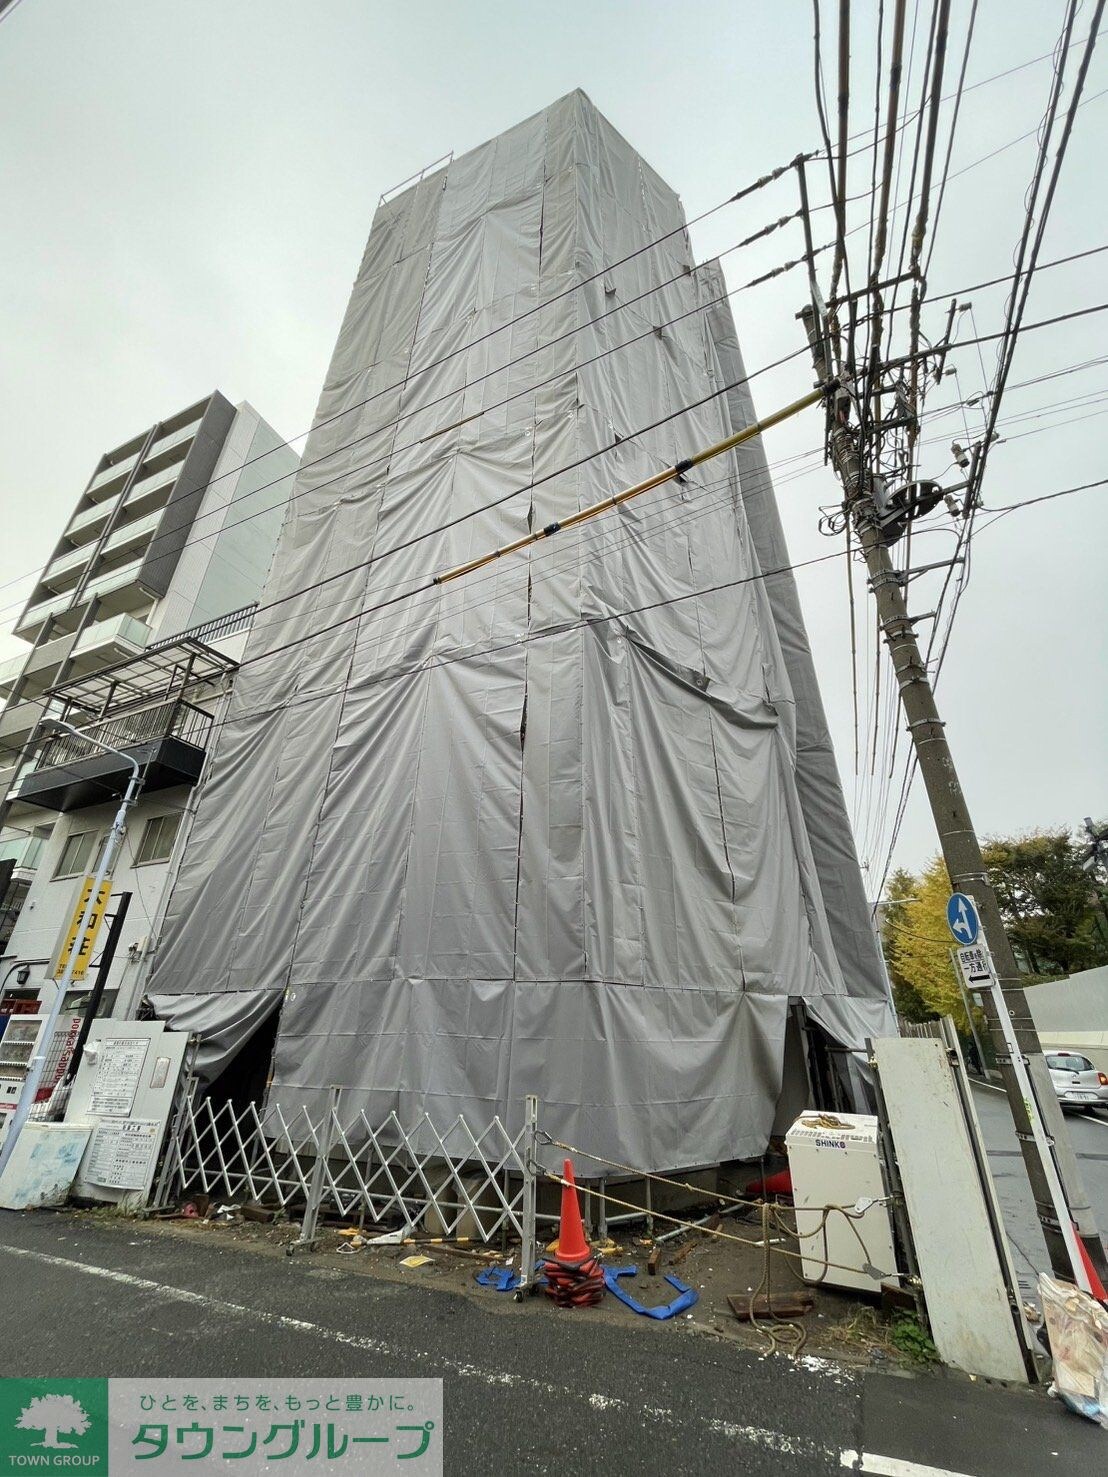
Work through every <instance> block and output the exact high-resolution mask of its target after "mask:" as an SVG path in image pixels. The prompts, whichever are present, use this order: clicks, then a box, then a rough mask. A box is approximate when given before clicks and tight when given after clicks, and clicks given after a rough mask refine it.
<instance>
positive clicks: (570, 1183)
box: [543, 1159, 604, 1308]
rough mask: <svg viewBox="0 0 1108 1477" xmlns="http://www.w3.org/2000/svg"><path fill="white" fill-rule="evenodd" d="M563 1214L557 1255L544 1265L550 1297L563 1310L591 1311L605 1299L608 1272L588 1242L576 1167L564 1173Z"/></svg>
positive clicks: (566, 1168) (568, 1164)
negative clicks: (581, 1309)
mask: <svg viewBox="0 0 1108 1477" xmlns="http://www.w3.org/2000/svg"><path fill="white" fill-rule="evenodd" d="M562 1180H563V1184H562V1213H561V1220H560V1224H559V1227H558V1241H557V1245H556V1250H555V1252H554V1254H553V1255H552V1256H551V1257H550V1258H549V1260H548V1261H547V1262H546V1263H545V1264H544V1266H543V1271H544V1273H545V1274H546V1295H547V1297H549V1298H553V1300H554V1302H555V1303H557V1305H558V1307H559V1308H587V1307H591V1306H592V1304H593V1303H598V1302H599V1301H600V1299H601V1298H602V1297H603V1296H604V1273H603V1272H602V1271H601V1269H600V1264H599V1262H598V1261H597V1260H596V1258H595V1257H594V1256H593V1254H592V1250H591V1248H590V1246H589V1243H588V1242H587V1241H586V1240H585V1227H584V1223H583V1222H582V1220H581V1206H580V1204H579V1203H578V1200H577V1184H576V1182H575V1180H574V1178H573V1164H572V1162H571V1161H570V1160H569V1159H567V1160H566V1161H565V1165H564V1167H563V1170H562Z"/></svg>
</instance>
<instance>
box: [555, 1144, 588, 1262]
mask: <svg viewBox="0 0 1108 1477" xmlns="http://www.w3.org/2000/svg"><path fill="white" fill-rule="evenodd" d="M562 1179H563V1180H564V1181H565V1183H564V1184H563V1185H562V1214H561V1220H560V1223H559V1226H558V1240H557V1244H556V1246H555V1255H556V1256H557V1258H558V1260H559V1261H560V1262H583V1261H585V1260H586V1259H587V1257H588V1256H589V1243H588V1242H587V1241H586V1240H585V1223H584V1221H582V1219H581V1204H580V1201H579V1200H578V1198H577V1181H576V1180H575V1179H574V1177H573V1160H572V1159H567V1160H566V1161H565V1164H564V1165H563V1167H562Z"/></svg>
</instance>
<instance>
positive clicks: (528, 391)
mask: <svg viewBox="0 0 1108 1477" xmlns="http://www.w3.org/2000/svg"><path fill="white" fill-rule="evenodd" d="M725 203H729V202H725ZM799 214H800V212H799V211H794V212H793V214H792V215H790V216H784V217H781V218H780V219H778V220H775V221H771V222H769V223H767V224H766V225H765V226H763V227H761V228H760V229H759V230H757V231H755V232H753V233H752V234H751V235H749V236H747V237H745V238H744V239H743V240H741V241H738V242H736V243H735V244H734V245H732V246H729V247H726V248H725V249H724V250H723V251H721V252H719V253H717V255H716V257H714V258H712V260H716V261H718V260H722V258H723V257H726V256H730V255H732V254H733V253H734V252H736V251H740V250H743V249H745V248H746V247H748V246H750V245H753V244H754V243H755V242H757V241H760V240H762V239H763V238H765V237H766V236H769V235H770V234H772V233H773V232H775V231H777V230H779V229H781V228H782V227H783V226H785V225H788V224H789V223H790V222H791V221H792V220H795V219H796V218H797V217H798V216H799ZM827 249H828V248H827V247H817V248H816V251H817V253H819V252H822V251H825V250H827ZM701 265H704V264H703V263H702V264H701ZM797 265H798V263H797V262H796V261H786V262H784V263H781V264H780V265H779V266H777V267H775V268H773V269H772V270H771V271H769V272H766V273H763V274H762V275H760V276H758V277H755V278H753V279H752V280H751V281H749V282H745V283H743V284H742V285H741V286H739V287H737V288H732V289H730V290H729V291H728V292H726V293H724V294H722V295H721V296H719V297H717V298H713V299H711V300H710V301H709V302H706V303H698V304H697V305H696V306H695V307H693V308H689V309H687V310H686V311H684V312H682V313H678V314H675V315H674V316H673V317H672V318H669V319H665V320H663V321H662V322H661V323H660V324H653V325H651V327H650V328H649V329H647V330H645V331H644V332H643V333H640V334H636V335H635V336H634V337H632V338H630V339H625V340H624V341H623V342H621V343H619V344H611V345H609V346H608V347H607V348H605V349H603V350H601V351H600V352H599V353H598V354H595V355H593V356H592V358H590V359H586V360H583V361H581V362H580V363H579V364H575V365H574V366H573V370H574V372H576V371H578V370H580V369H586V368H588V367H589V366H590V365H591V364H595V363H598V362H599V361H600V360H602V359H604V358H606V357H607V356H608V355H609V354H614V353H618V352H619V351H620V350H622V349H626V348H630V347H632V346H633V345H635V344H637V343H641V342H643V341H644V340H646V339H648V338H650V337H651V336H653V335H655V334H656V333H657V331H658V330H659V329H665V328H671V327H673V326H674V324H676V323H680V322H683V321H684V320H685V319H686V318H690V317H693V316H695V315H696V314H697V313H701V312H704V311H706V310H707V309H708V308H711V307H714V306H716V304H718V303H720V302H724V301H727V300H728V299H729V298H731V297H735V296H737V295H738V294H739V293H740V292H745V291H747V290H748V289H750V288H753V287H756V286H760V285H762V284H763V283H764V282H766V281H768V280H769V279H770V278H771V277H775V276H777V275H779V274H780V273H781V272H784V271H791V270H792V269H793V268H794V267H795V266H797ZM698 270H699V268H698V267H694V268H693V269H692V273H691V274H690V273H689V272H688V271H684V270H682V271H680V272H676V273H674V274H673V276H671V277H667V278H664V279H663V280H662V281H661V282H657V283H655V284H653V285H652V286H651V287H648V288H646V289H645V290H644V291H643V292H640V293H637V294H636V295H635V296H634V297H631V298H626V299H624V300H623V301H621V302H619V303H617V304H616V305H615V306H613V307H611V308H607V309H605V311H604V312H602V313H598V314H597V315H596V316H595V317H594V318H590V319H587V320H586V321H585V322H584V323H580V324H576V325H575V326H574V327H572V328H570V329H567V330H565V331H564V332H563V333H561V334H558V335H557V336H556V337H554V338H552V339H548V340H546V341H545V342H544V343H541V344H537V345H535V346H534V347H533V348H530V349H527V350H525V351H524V352H523V353H521V354H518V355H516V356H515V358H513V359H509V360H507V361H506V362H505V363H503V364H500V365H497V366H496V367H495V368H493V369H489V370H487V371H485V372H484V373H483V374H480V375H477V376H475V377H474V378H473V379H471V380H468V381H467V382H466V384H465V385H464V386H463V387H462V388H461V390H458V389H454V390H448V391H446V392H444V393H443V394H441V395H439V396H437V397H435V398H433V399H431V400H429V401H428V402H427V403H426V404H424V405H420V406H416V407H415V408H413V409H411V410H408V411H405V412H402V413H400V414H398V415H397V416H395V417H394V418H393V419H392V420H390V421H384V422H382V423H381V424H380V425H378V426H374V427H373V428H372V429H371V430H369V431H366V432H363V433H362V434H361V435H360V436H356V437H355V438H354V439H353V440H352V441H347V442H342V443H340V444H339V445H338V446H335V447H332V448H330V449H329V450H328V451H327V452H326V453H324V454H323V455H322V456H319V457H317V458H315V460H313V461H302V462H301V463H300V465H299V466H298V468H297V472H296V474H293V473H289V472H285V473H282V474H281V475H280V476H279V477H276V478H274V479H272V480H271V481H269V482H264V483H262V484H261V486H260V487H256V488H253V489H252V490H251V491H250V492H249V493H247V494H246V495H245V496H244V497H243V499H242V501H243V502H246V501H247V500H248V499H250V498H257V497H258V496H259V495H260V494H261V493H263V492H266V491H269V490H270V489H271V488H273V487H276V486H278V485H279V484H280V483H282V482H285V481H288V480H289V478H290V477H291V476H293V475H297V474H299V473H300V472H302V471H306V470H311V468H312V467H316V466H319V465H321V464H322V463H324V462H326V461H329V460H331V459H332V458H333V457H334V456H335V455H336V453H337V452H340V451H348V450H351V449H352V448H353V447H356V446H358V445H360V444H361V443H362V442H363V441H368V440H370V439H372V438H373V437H377V436H380V435H381V434H382V433H383V432H384V431H388V430H391V429H394V428H396V427H398V426H400V425H402V424H403V423H404V422H406V421H408V420H412V419H415V418H417V417H419V416H422V415H425V414H426V413H427V411H429V410H431V409H433V408H434V407H435V406H436V405H442V404H444V403H446V402H448V401H450V400H453V399H455V398H457V396H458V395H459V394H460V393H465V392H467V391H469V390H471V389H472V388H473V387H474V386H476V385H479V384H483V383H484V382H485V381H486V380H489V379H494V378H496V377H497V376H500V375H503V374H504V373H505V372H506V371H507V370H509V369H511V368H514V367H515V366H517V365H519V364H521V363H523V362H524V361H525V360H527V359H530V358H533V357H534V356H535V355H537V354H540V353H543V352H545V351H547V350H549V349H551V348H553V347H554V346H555V345H557V344H560V343H563V342H565V341H567V340H568V339H571V338H573V337H575V336H576V335H577V334H579V333H583V332H585V331H586V330H588V329H590V328H594V327H596V326H597V324H599V323H602V322H604V321H605V320H606V319H608V318H611V317H614V316H615V314H617V313H621V312H624V311H625V310H626V309H628V308H631V307H633V306H634V305H635V304H636V303H639V302H642V301H643V299H644V298H648V297H651V296H653V294H654V293H656V292H661V291H663V290H664V289H665V288H666V287H671V286H673V285H674V284H676V283H678V282H685V281H687V280H688V279H689V277H690V275H695V273H696V271H698ZM587 280H591V279H586V281H587ZM581 285H584V284H581ZM551 301H554V299H551ZM530 311H532V310H528V312H530ZM526 316H528V314H526V313H525V314H522V315H520V318H522V317H526ZM520 318H516V319H512V320H511V321H510V322H509V323H506V324H502V325H501V326H500V329H498V330H497V331H503V329H505V328H509V327H511V326H512V324H514V323H516V322H518V321H520ZM483 337H488V335H484V336H483ZM482 341H483V339H482V338H478V339H475V340H474V343H473V345H467V346H466V347H465V348H463V349H458V350H454V351H453V353H452V354H451V355H445V356H443V358H442V359H441V360H436V361H435V363H436V364H438V363H445V362H446V361H447V359H449V358H451V357H453V356H454V355H456V354H460V353H468V351H469V348H470V347H473V346H475V345H476V344H479V343H481V342H482ZM433 367H434V365H433V364H432V365H427V366H424V367H423V368H421V369H419V370H417V371H415V374H422V373H424V372H425V371H426V370H427V369H430V368H433ZM565 373H566V371H564V370H558V371H555V372H554V373H553V374H551V375H548V376H547V377H546V378H545V379H542V380H538V381H536V382H535V383H534V384H531V385H528V386H526V387H525V388H523V389H521V390H517V391H514V392H513V393H512V394H511V395H508V396H506V397H505V398H504V399H502V400H499V401H497V402H495V403H494V404H491V405H486V406H483V407H482V408H481V410H480V411H477V412H474V413H473V414H471V415H469V416H465V417H462V418H461V419H460V420H457V421H454V422H452V423H450V424H449V425H446V426H443V427H440V428H438V429H437V430H436V431H434V432H431V433H429V434H428V435H426V436H421V437H418V438H417V439H416V440H415V441H411V442H406V443H403V444H402V445H400V446H394V447H392V448H390V450H389V451H387V452H384V453H382V454H381V455H380V456H378V457H374V458H371V459H370V461H368V462H365V463H363V464H362V465H361V466H359V467H355V468H352V469H347V470H346V471H344V472H342V473H340V474H338V476H337V477H335V478H332V479H330V480H329V481H326V482H322V483H316V484H313V486H312V487H310V488H304V489H302V490H301V491H299V492H293V493H291V494H290V496H289V497H288V499H287V500H286V501H287V503H288V504H290V505H291V504H292V503H294V502H295V501H296V500H297V499H298V498H300V497H304V496H307V495H308V494H315V493H318V492H319V491H320V490H322V488H324V487H328V486H330V485H331V484H332V482H334V481H337V480H340V479H341V478H342V477H346V476H349V475H351V472H365V471H368V470H369V469H370V468H371V467H374V466H378V465H381V464H383V463H387V462H388V461H389V460H390V458H391V457H394V456H396V455H397V454H398V453H399V452H401V451H407V450H410V449H411V448H412V447H414V446H418V445H420V444H422V443H423V442H425V441H429V440H432V439H434V438H436V437H438V436H440V435H445V434H446V433H448V432H449V431H453V430H457V429H459V428H460V427H461V426H463V425H467V424H469V423H470V422H472V421H475V420H478V419H480V418H481V417H482V416H485V415H489V414H491V413H492V412H493V411H495V410H500V409H503V408H504V407H505V406H507V405H510V404H512V403H513V401H515V400H518V399H521V398H524V397H526V396H528V395H532V394H535V393H536V392H537V391H538V390H540V389H543V388H544V387H546V386H547V385H550V384H553V383H554V382H555V381H557V380H559V379H561V378H563V377H564V375H565ZM411 377H414V376H411ZM411 377H410V378H411ZM410 378H409V379H406V380H404V381H402V382H401V384H402V385H407V384H408V383H409V382H410ZM393 388H397V387H396V386H394V387H393ZM385 393H387V392H386V391H380V392H378V394H385ZM374 398H376V396H370V397H368V399H367V400H363V401H360V402H359V403H358V404H357V405H354V406H350V407H348V409H347V410H344V411H342V412H339V413H338V414H337V415H336V416H333V417H330V418H329V419H327V420H324V421H322V422H320V425H321V426H325V425H328V424H331V422H332V421H334V420H337V419H339V417H340V416H341V415H348V414H351V413H352V412H353V411H354V410H357V409H360V408H361V407H363V406H364V405H366V404H368V403H369V400H371V399H374ZM314 429H315V428H313V433H314ZM313 433H308V434H313ZM299 439H300V437H294V438H293V440H299ZM290 445H291V443H289V442H282V443H280V446H279V447H277V448H273V447H271V448H270V449H269V450H268V451H266V452H262V453H260V455H259V456H257V457H254V458H251V459H250V460H248V461H246V462H243V463H242V464H241V465H240V466H238V467H235V468H231V469H230V470H229V471H227V472H221V473H220V474H219V475H218V476H217V477H213V478H211V479H210V480H209V481H208V482H206V483H204V484H203V486H202V487H200V488H199V489H197V492H198V494H202V493H204V492H206V491H207V490H208V489H209V488H210V487H212V486H213V485H214V484H215V483H216V482H218V481H221V480H222V479H223V478H225V477H228V476H231V475H234V474H235V473H238V472H241V471H242V470H244V468H246V467H248V466H251V465H253V463H254V462H256V461H261V460H262V459H263V458H264V457H266V456H270V455H272V453H273V451H274V450H278V449H281V448H284V447H288V446H290ZM224 511H225V510H224V509H223V508H216V509H211V510H209V511H208V512H207V513H201V514H200V515H199V516H198V517H197V518H195V519H194V520H193V524H192V527H191V528H190V531H189V536H188V538H187V539H186V541H185V544H184V546H183V548H182V552H183V550H184V548H188V547H191V546H193V545H195V544H200V543H203V542H205V541H206V540H207V539H211V538H218V537H219V535H220V534H223V533H227V532H230V530H231V529H233V528H239V527H241V526H242V525H243V524H244V523H249V522H251V521H252V520H253V519H255V518H260V517H264V516H265V515H266V514H267V513H269V512H271V511H272V509H271V508H270V507H263V508H259V509H257V510H256V511H255V512H253V513H248V514H246V515H244V516H243V517H241V518H238V519H234V520H232V521H231V522H224V523H223V524H222V525H221V526H220V527H219V528H215V529H213V530H212V531H211V532H210V533H204V534H201V535H200V536H198V537H195V536H194V534H195V529H196V527H197V525H198V524H200V523H202V522H204V521H205V520H206V519H208V518H212V517H215V516H217V514H219V513H222V512H224ZM172 537H173V535H172V533H171V532H170V533H165V534H159V535H155V537H154V538H153V539H151V541H150V544H149V545H148V549H147V552H149V551H150V550H152V549H153V548H154V547H155V545H157V544H158V543H159V542H160V541H161V540H163V539H168V540H171V539H172ZM41 573H42V570H41V567H39V568H36V569H33V570H28V571H27V572H26V573H25V574H23V575H17V576H14V577H13V578H12V579H11V580H8V581H7V584H8V585H12V584H16V583H18V582H19V581H20V580H23V579H29V578H32V577H33V576H35V575H37V574H41ZM0 588H3V587H2V586H0ZM24 604H25V601H23V600H19V601H12V602H9V604H8V605H7V606H5V607H2V608H3V609H9V610H10V609H18V608H21V607H22V606H23V605H24Z"/></svg>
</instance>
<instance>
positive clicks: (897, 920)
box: [881, 857, 969, 1032]
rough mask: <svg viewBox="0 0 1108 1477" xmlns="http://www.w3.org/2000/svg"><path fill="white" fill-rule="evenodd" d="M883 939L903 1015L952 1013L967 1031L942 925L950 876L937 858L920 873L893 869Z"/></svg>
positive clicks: (920, 1017) (918, 1017)
mask: <svg viewBox="0 0 1108 1477" xmlns="http://www.w3.org/2000/svg"><path fill="white" fill-rule="evenodd" d="M889 893H890V898H891V903H890V905H888V906H887V907H886V909H885V917H884V920H883V924H882V930H881V931H882V938H883V941H884V945H885V958H886V960H887V962H888V966H889V975H890V978H891V979H892V982H893V998H894V1001H895V1003H896V1006H897V1009H898V1010H899V1011H900V1013H901V1014H902V1016H903V1017H904V1018H905V1019H906V1020H929V1019H933V1018H934V1017H935V1016H940V1015H951V1016H953V1017H954V1021H955V1024H956V1025H957V1027H958V1029H959V1030H960V1031H963V1032H965V1031H968V1030H969V1022H968V1021H967V1019H966V1011H965V1006H964V1005H963V1003H962V992H961V989H960V988H959V985H958V981H957V979H956V978H955V974H954V968H953V965H952V963H951V959H950V949H951V943H952V940H951V938H950V934H949V931H948V929H947V926H946V903H947V898H949V896H950V879H949V878H948V876H947V871H946V865H945V863H944V862H943V860H942V858H941V857H936V858H935V859H934V860H933V861H932V862H931V863H930V865H929V866H928V867H927V868H926V869H925V870H924V871H923V872H922V873H921V874H920V876H918V877H913V876H912V874H911V873H910V872H904V871H901V872H897V873H895V874H894V876H893V878H892V879H891V881H890V885H889Z"/></svg>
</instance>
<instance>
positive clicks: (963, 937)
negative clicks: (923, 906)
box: [946, 892, 981, 948]
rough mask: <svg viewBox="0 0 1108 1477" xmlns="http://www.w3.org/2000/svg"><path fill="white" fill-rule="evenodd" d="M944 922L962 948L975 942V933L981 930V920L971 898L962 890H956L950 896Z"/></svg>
mask: <svg viewBox="0 0 1108 1477" xmlns="http://www.w3.org/2000/svg"><path fill="white" fill-rule="evenodd" d="M946 922H947V927H948V928H949V929H950V931H951V933H952V934H953V935H954V937H955V938H956V939H957V940H958V942H959V943H960V944H961V945H962V947H963V948H965V947H966V946H967V945H968V944H975V943H976V942H977V935H978V934H979V933H980V932H981V920H980V918H978V916H977V908H976V906H975V904H974V901H973V898H971V897H967V896H966V894H965V893H964V892H956V893H954V894H953V895H952V896H951V899H950V901H949V902H948V903H947V905H946Z"/></svg>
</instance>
